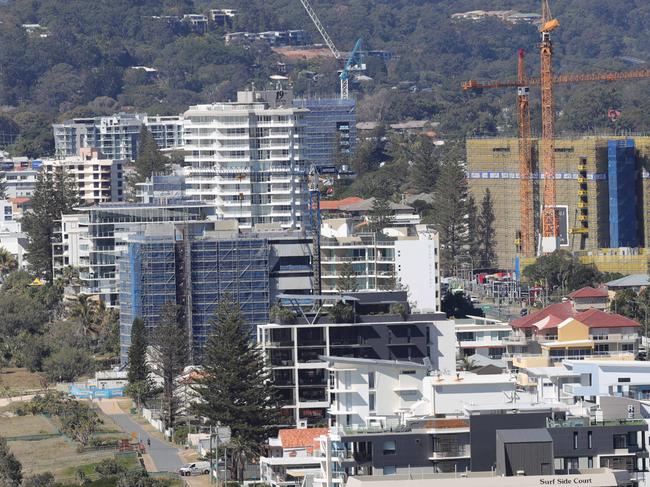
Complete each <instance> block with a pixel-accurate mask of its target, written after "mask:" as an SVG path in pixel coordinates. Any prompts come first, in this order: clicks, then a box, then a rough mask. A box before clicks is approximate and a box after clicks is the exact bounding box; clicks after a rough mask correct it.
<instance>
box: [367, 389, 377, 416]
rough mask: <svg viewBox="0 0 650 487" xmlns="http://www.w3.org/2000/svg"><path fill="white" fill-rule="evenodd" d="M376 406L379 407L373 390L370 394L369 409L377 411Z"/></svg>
mask: <svg viewBox="0 0 650 487" xmlns="http://www.w3.org/2000/svg"><path fill="white" fill-rule="evenodd" d="M376 408H377V404H376V397H375V393H374V392H371V393H370V394H368V410H370V411H371V412H374V411H376Z"/></svg>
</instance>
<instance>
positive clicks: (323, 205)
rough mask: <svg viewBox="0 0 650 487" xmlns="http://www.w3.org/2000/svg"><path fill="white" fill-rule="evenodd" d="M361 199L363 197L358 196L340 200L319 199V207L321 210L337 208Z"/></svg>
mask: <svg viewBox="0 0 650 487" xmlns="http://www.w3.org/2000/svg"><path fill="white" fill-rule="evenodd" d="M361 201H363V198H359V197H358V196H350V197H349V198H344V199H342V200H321V202H320V209H321V210H338V209H340V208H341V207H342V206H346V205H352V204H354V203H359V202H361Z"/></svg>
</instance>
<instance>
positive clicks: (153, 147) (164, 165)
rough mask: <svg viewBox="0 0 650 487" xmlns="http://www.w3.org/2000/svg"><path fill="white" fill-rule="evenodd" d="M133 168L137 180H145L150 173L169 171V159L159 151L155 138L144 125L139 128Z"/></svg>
mask: <svg viewBox="0 0 650 487" xmlns="http://www.w3.org/2000/svg"><path fill="white" fill-rule="evenodd" d="M135 170H136V172H137V176H138V180H139V181H145V180H146V179H148V178H150V177H151V175H152V174H164V173H167V172H168V171H169V159H167V157H165V156H164V155H163V154H162V153H161V152H160V150H159V149H158V144H157V143H156V139H154V136H153V134H152V133H151V132H150V131H149V130H148V129H147V127H145V126H144V125H143V126H142V128H141V129H140V137H139V140H138V157H137V158H136V160H135Z"/></svg>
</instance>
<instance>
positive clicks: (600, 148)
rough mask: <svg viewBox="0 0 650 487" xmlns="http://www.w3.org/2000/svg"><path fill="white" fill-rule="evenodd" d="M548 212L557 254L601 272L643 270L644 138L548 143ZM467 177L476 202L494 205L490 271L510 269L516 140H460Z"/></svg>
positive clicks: (535, 172)
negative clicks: (493, 266) (552, 196)
mask: <svg viewBox="0 0 650 487" xmlns="http://www.w3.org/2000/svg"><path fill="white" fill-rule="evenodd" d="M539 147H540V144H539V139H533V140H532V183H533V184H532V187H533V188H532V189H533V202H534V203H533V208H534V211H533V213H534V215H533V219H534V228H535V232H536V239H535V246H536V250H539V241H540V239H539V229H540V227H541V225H540V210H541V205H542V203H541V201H542V191H543V170H542V169H541V168H540V163H539ZM555 159H556V175H555V178H556V191H557V196H556V207H557V214H558V224H559V243H560V248H561V249H566V250H570V251H573V252H576V253H578V255H580V256H581V258H582V260H583V261H585V262H586V263H594V264H595V265H596V266H598V267H599V268H601V270H607V271H614V270H616V271H619V272H623V273H631V272H646V270H647V261H648V259H647V256H646V253H645V248H646V247H650V217H649V216H648V215H649V212H648V209H649V202H648V201H649V199H650V179H649V177H650V176H649V174H648V171H647V169H646V168H647V167H648V161H650V137H649V136H632V137H616V136H590V137H579V138H561V137H558V138H556V140H555ZM467 177H468V183H469V189H470V192H471V194H472V195H473V196H474V198H475V199H476V201H477V203H480V201H481V199H482V198H483V196H484V194H485V190H486V189H488V188H489V189H490V192H491V196H492V198H493V201H494V213H495V217H496V221H495V225H494V226H495V233H496V253H497V265H498V266H499V267H500V268H504V269H514V268H516V266H517V264H516V257H517V256H520V255H521V235H520V232H521V228H520V192H519V147H518V139H517V138H515V137H512V138H469V139H467Z"/></svg>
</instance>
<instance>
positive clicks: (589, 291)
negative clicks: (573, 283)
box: [568, 286, 609, 299]
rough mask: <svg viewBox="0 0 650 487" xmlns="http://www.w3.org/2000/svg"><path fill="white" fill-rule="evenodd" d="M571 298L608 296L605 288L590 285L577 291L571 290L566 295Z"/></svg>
mask: <svg viewBox="0 0 650 487" xmlns="http://www.w3.org/2000/svg"><path fill="white" fill-rule="evenodd" d="M568 297H569V298H571V299H576V298H577V299H580V298H608V297H609V294H608V293H607V291H606V290H605V289H602V288H600V289H596V288H593V287H591V286H586V287H583V288H581V289H578V290H577V291H573V292H572V293H571V294H569V296H568Z"/></svg>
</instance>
